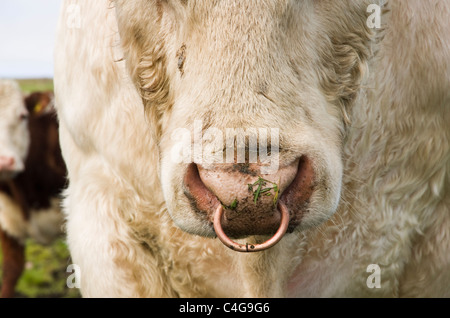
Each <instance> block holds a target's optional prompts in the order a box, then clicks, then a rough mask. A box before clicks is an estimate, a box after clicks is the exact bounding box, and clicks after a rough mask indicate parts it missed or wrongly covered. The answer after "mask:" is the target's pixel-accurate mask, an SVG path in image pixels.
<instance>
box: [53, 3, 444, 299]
mask: <svg viewBox="0 0 450 318" xmlns="http://www.w3.org/2000/svg"><path fill="white" fill-rule="evenodd" d="M383 2H384V1H373V0H371V1H369V0H362V1H350V0H348V1H334V0H323V1H316V0H305V1H294V0H286V1H272V0H271V1H263V0H258V1H256V0H255V1H251V0H248V1H195V0H192V1H175V0H167V1H157V0H137V1H133V2H131V1H124V0H116V1H114V4H115V7H112V6H110V1H106V0H105V1H95V2H94V1H87V0H84V1H77V3H76V6H77V10H73V4H72V3H71V2H70V1H66V2H65V3H64V6H63V8H62V15H61V19H60V23H59V31H58V40H57V47H56V64H55V65H56V73H55V89H56V97H57V103H56V105H57V108H58V116H59V118H60V122H61V127H60V128H61V129H60V137H61V144H62V150H63V154H64V158H65V160H66V164H67V166H68V176H69V180H70V184H69V187H68V189H67V191H66V198H65V201H64V207H65V212H66V213H67V222H68V223H67V230H68V243H69V248H70V250H71V254H72V258H73V261H74V262H75V263H76V264H77V265H79V266H80V269H81V277H82V279H81V291H82V293H83V295H84V296H166V297H175V296H181V297H183V296H203V297H206V296H258V297H263V296H273V297H278V296H385V297H392V296H417V295H421V296H449V295H450V289H449V286H450V210H449V209H450V192H449V191H448V189H449V187H450V145H449V143H450V142H449V141H450V130H449V129H448V127H447V126H448V124H447V123H448V122H449V121H450V111H449V109H450V95H449V94H450V90H449V85H450V56H449V50H450V36H449V33H448V32H447V30H449V29H450V19H448V17H449V15H450V2H449V1H446V0H441V1H439V0H434V1H418V0H398V1H390V2H389V3H388V4H386V6H384V5H383ZM373 4H376V5H379V6H380V7H379V8H380V10H379V11H380V14H381V13H382V15H381V16H379V18H380V19H381V22H382V23H381V28H380V29H376V28H372V27H371V26H370V25H372V24H370V23H368V20H369V19H370V12H371V10H368V9H369V5H373ZM372 7H373V6H372ZM375 8H376V7H375ZM368 11H369V12H368ZM372 12H373V11H372ZM77 15H78V16H77ZM74 21H76V22H77V23H73V22H74ZM375 25H376V23H375ZM197 121H200V122H201V125H199V127H200V128H198V127H196V122H197ZM209 128H215V132H216V134H218V131H222V133H223V136H226V135H225V133H226V131H225V130H226V128H230V129H238V128H242V129H250V128H256V131H258V129H259V128H262V129H267V128H277V129H279V146H280V147H279V150H280V151H279V166H280V169H279V170H278V171H277V172H275V173H274V174H273V175H272V176H270V175H268V176H265V175H264V174H263V173H262V168H263V163H261V162H257V163H253V164H252V163H250V162H244V163H240V162H233V161H232V162H231V163H230V162H229V163H227V164H219V163H214V162H213V163H209V162H206V159H210V158H209V157H208V156H207V155H205V153H206V149H209V155H210V156H212V155H213V154H219V157H220V156H221V155H223V156H222V157H224V156H225V154H224V152H225V151H224V146H223V143H222V144H219V145H217V144H215V143H213V142H212V140H213V139H214V138H211V137H213V136H211V135H209V138H206V137H205V138H203V139H202V140H201V143H202V146H203V148H202V149H203V153H202V154H201V155H203V156H201V155H200V156H197V157H196V156H195V150H194V151H193V153H191V156H190V158H189V159H191V160H190V162H184V161H183V160H182V162H177V161H176V160H173V157H172V155H173V153H174V149H175V150H176V149H177V147H178V146H180V145H181V146H182V147H180V149H192V148H191V147H190V146H191V145H192V144H194V142H195V139H196V137H195V136H197V135H196V130H197V133H198V132H200V133H201V132H206V131H207V129H209ZM180 130H182V131H184V132H185V133H186V132H193V134H192V135H191V137H192V138H179V137H180V136H179V135H180V134H179V132H180ZM253 131H255V130H253ZM247 133H248V134H250V136H247V137H255V136H253V135H251V133H250V132H247ZM239 134H240V133H238V137H242V136H241V135H239ZM223 139H224V140H225V139H226V138H225V137H224V138H223ZM235 139H236V140H237V138H235ZM249 139H250V138H249ZM234 144H235V143H234V140H232V145H233V146H234ZM241 146H242V147H243V148H244V149H245V148H247V145H246V144H244V145H241ZM194 149H195V147H194ZM197 150H198V149H197ZM186 153H188V152H186ZM197 154H198V153H197ZM186 156H188V155H186ZM188 157H189V156H188ZM200 159H203V160H204V161H202V162H201V160H200ZM192 161H193V162H192ZM261 176H263V177H264V179H268V180H269V181H270V182H274V183H276V184H277V191H276V193H272V198H273V199H275V198H276V200H275V203H278V204H279V206H283V205H284V206H286V207H287V208H288V210H289V224H288V232H289V233H287V234H286V235H285V236H284V237H283V239H282V240H281V241H280V242H279V243H278V244H277V245H275V246H274V247H272V248H270V249H267V250H265V251H263V252H259V253H252V254H241V253H237V252H234V251H232V250H230V249H228V248H226V247H225V246H223V245H222V244H221V242H219V241H218V240H214V239H211V238H212V237H214V236H215V234H216V232H215V230H214V228H215V226H216V225H218V222H219V223H222V224H223V230H224V231H225V232H226V233H228V235H229V236H230V237H231V238H232V239H234V240H240V242H243V243H245V242H248V243H249V244H250V245H251V244H255V243H257V242H260V241H263V240H265V239H267V238H268V237H270V236H271V235H272V233H273V231H274V229H276V227H277V226H278V224H279V223H280V218H281V216H280V213H279V211H278V210H277V205H276V204H272V201H273V200H269V197H264V198H263V199H264V200H261V201H258V200H257V199H258V195H254V192H253V190H255V188H256V187H257V184H258V181H259V180H260V179H259V177H261ZM266 183H267V182H266ZM252 185H254V188H252ZM265 186H267V184H266V185H265ZM236 189H238V190H236ZM256 190H257V189H256ZM260 190H261V189H260ZM271 191H272V190H271ZM256 194H258V192H256ZM275 195H276V196H275ZM255 197H256V199H255ZM252 202H254V203H252ZM221 206H223V209H224V210H225V212H224V213H223V215H222V217H221V218H220V217H219V221H217V219H216V218H215V216H216V215H217V213H218V212H216V211H220V209H221ZM230 207H231V208H230ZM233 207H234V209H233ZM215 213H216V214H215ZM219 225H220V224H219ZM377 268H378V270H377V271H376V273H373V274H377V273H378V278H380V281H381V284H380V286H376V284H372V283H373V282H372V281H371V279H372V278H371V276H369V275H371V274H372V272H367V270H368V269H369V270H370V271H372V269H377ZM368 279H369V280H368ZM375 283H376V281H375ZM371 287H374V288H371ZM377 287H380V288H377Z"/></svg>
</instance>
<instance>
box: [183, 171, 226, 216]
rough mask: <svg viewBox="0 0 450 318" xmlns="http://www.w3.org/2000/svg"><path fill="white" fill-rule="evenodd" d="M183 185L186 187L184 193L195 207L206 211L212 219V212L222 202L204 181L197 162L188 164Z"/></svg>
mask: <svg viewBox="0 0 450 318" xmlns="http://www.w3.org/2000/svg"><path fill="white" fill-rule="evenodd" d="M183 186H184V189H185V191H184V193H185V195H186V196H187V197H188V198H189V199H190V201H191V205H192V206H193V208H194V209H195V210H197V211H200V212H204V213H206V214H207V215H208V216H210V219H211V220H212V213H213V212H214V211H215V209H216V208H217V206H219V204H220V202H219V200H218V199H217V197H216V196H215V195H214V194H213V193H212V192H211V191H210V190H209V189H208V188H207V187H206V186H205V184H204V183H203V181H202V179H201V178H200V173H199V170H198V166H197V165H196V164H195V163H191V164H190V165H189V166H188V168H187V171H186V174H185V176H184V180H183Z"/></svg>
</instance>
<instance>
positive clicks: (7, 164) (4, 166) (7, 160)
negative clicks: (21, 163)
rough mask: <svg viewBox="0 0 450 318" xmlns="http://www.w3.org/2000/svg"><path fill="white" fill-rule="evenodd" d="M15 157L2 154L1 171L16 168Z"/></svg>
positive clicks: (0, 158) (0, 159) (0, 157)
mask: <svg viewBox="0 0 450 318" xmlns="http://www.w3.org/2000/svg"><path fill="white" fill-rule="evenodd" d="M14 163H15V160H14V158H13V157H7V156H0V171H11V170H13V169H14Z"/></svg>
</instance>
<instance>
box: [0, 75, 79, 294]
mask: <svg viewBox="0 0 450 318" xmlns="http://www.w3.org/2000/svg"><path fill="white" fill-rule="evenodd" d="M18 82H19V84H20V86H21V89H22V91H23V92H24V93H26V94H27V93H31V92H35V91H47V90H53V81H52V80H51V79H32V80H19V81H18ZM25 254H26V257H25V262H26V263H25V270H24V273H23V275H22V277H21V278H20V280H19V282H18V284H17V288H16V292H17V297H40V298H48V297H58V298H60V297H65V298H68V297H71V298H73V297H80V293H79V291H78V290H77V289H70V288H68V287H67V285H66V281H67V278H68V277H69V275H70V274H71V273H67V272H66V270H67V266H68V265H70V264H71V259H70V254H69V251H68V249H67V245H66V243H65V240H64V239H63V238H62V239H58V240H56V241H55V242H54V243H53V244H52V245H50V246H42V245H39V244H36V243H35V242H33V241H32V240H28V241H27V242H26V251H25ZM2 260H3V256H2V253H0V277H1V274H2V268H1V264H2ZM0 284H1V278H0Z"/></svg>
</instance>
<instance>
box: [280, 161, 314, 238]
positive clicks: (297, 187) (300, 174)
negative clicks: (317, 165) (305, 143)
mask: <svg viewBox="0 0 450 318" xmlns="http://www.w3.org/2000/svg"><path fill="white" fill-rule="evenodd" d="M314 190H315V173H314V168H313V165H312V162H311V160H310V159H309V158H307V157H305V156H303V157H301V158H300V161H299V164H298V171H297V174H296V176H295V179H294V180H293V181H292V183H291V184H290V185H289V186H288V187H287V188H286V190H285V191H284V192H283V194H282V195H281V197H280V200H281V201H282V202H283V203H284V204H285V205H286V206H287V208H288V210H289V211H290V212H291V223H290V225H289V230H292V229H293V228H294V227H295V226H297V225H298V224H299V223H300V221H301V219H302V216H303V214H304V212H305V211H306V209H307V206H308V205H309V203H310V199H311V196H312V194H313V192H314Z"/></svg>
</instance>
